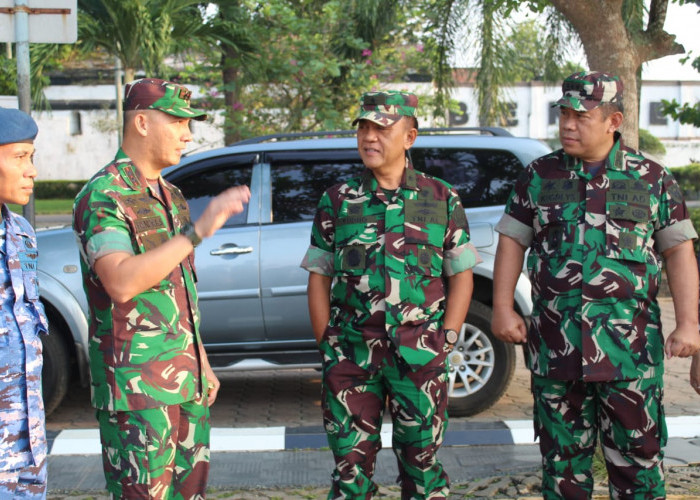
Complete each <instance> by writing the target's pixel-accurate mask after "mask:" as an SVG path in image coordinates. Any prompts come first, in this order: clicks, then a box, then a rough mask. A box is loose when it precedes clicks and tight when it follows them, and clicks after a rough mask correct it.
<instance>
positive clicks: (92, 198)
mask: <svg viewBox="0 0 700 500" xmlns="http://www.w3.org/2000/svg"><path fill="white" fill-rule="evenodd" d="M74 218H75V232H76V235H77V237H78V239H79V240H80V244H81V247H82V249H83V250H84V252H85V255H86V257H87V261H88V263H89V264H90V267H92V266H93V265H94V264H95V261H96V260H97V259H99V258H100V257H104V256H105V255H109V254H112V253H119V252H126V253H129V254H132V255H133V254H134V249H133V246H132V242H131V236H130V230H129V225H128V224H127V222H126V220H125V218H124V215H123V213H122V212H121V210H120V209H119V205H118V204H117V202H116V200H115V199H114V198H113V197H112V196H110V195H109V194H108V193H105V192H104V191H99V190H92V191H90V192H89V193H87V194H86V195H85V196H84V197H83V198H82V199H81V200H80V201H79V202H78V204H77V205H76V207H75V216H74Z"/></svg>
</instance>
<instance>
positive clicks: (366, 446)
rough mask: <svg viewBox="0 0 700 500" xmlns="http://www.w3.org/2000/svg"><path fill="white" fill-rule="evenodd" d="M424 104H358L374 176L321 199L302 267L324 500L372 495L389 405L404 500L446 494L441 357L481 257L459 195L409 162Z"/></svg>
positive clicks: (367, 100)
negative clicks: (318, 401) (324, 459)
mask: <svg viewBox="0 0 700 500" xmlns="http://www.w3.org/2000/svg"><path fill="white" fill-rule="evenodd" d="M417 103H418V101H417V98H416V96H415V95H413V94H409V93H403V92H396V91H388V92H370V93H367V94H364V95H363V96H362V99H361V111H360V114H359V117H358V118H357V119H356V120H355V121H354V122H353V125H355V124H358V123H359V125H358V128H357V143H358V149H359V152H360V156H361V157H362V160H363V162H364V164H365V166H366V167H367V168H366V169H365V171H364V172H363V173H362V175H360V176H358V177H355V178H353V179H350V180H349V181H347V182H343V183H340V184H337V185H335V186H333V187H331V188H330V189H328V190H327V191H326V192H325V193H324V195H323V197H322V198H321V200H320V202H319V205H318V211H317V213H316V218H315V220H314V224H313V229H312V235H311V245H310V247H309V249H308V251H307V253H306V256H305V257H304V261H303V262H302V267H304V268H305V269H307V270H308V271H309V272H310V274H309V288H308V294H309V297H308V298H309V311H310V316H311V322H312V326H313V330H314V335H315V337H316V340H317V341H318V343H319V348H320V350H321V353H322V355H323V384H322V391H323V394H322V397H323V419H324V425H325V428H326V433H327V435H328V443H329V445H330V448H331V450H332V451H333V454H334V456H335V464H336V465H335V470H334V472H333V475H332V487H331V490H330V492H329V495H328V498H354V499H360V498H371V497H372V495H373V494H374V493H375V492H376V491H377V486H376V485H375V484H374V482H373V481H372V475H373V473H374V466H375V461H376V456H377V453H378V452H379V450H380V449H381V440H380V430H381V424H382V416H383V413H384V407H385V404H386V402H387V401H388V406H389V412H390V414H391V417H392V421H393V436H392V444H393V449H394V453H395V454H396V456H397V459H398V466H399V479H398V480H399V482H400V484H401V489H402V498H446V497H447V495H448V492H449V480H448V477H447V474H446V473H445V471H444V470H443V468H442V465H441V463H440V462H439V460H437V458H436V452H437V450H438V448H439V447H440V444H441V443H442V439H443V434H444V431H445V426H446V423H447V412H446V410H447V385H446V382H447V365H446V356H447V353H448V352H449V350H450V348H451V345H450V342H451V343H452V344H454V342H456V340H457V331H459V330H460V329H461V327H462V323H463V321H464V318H465V316H466V313H467V308H468V305H469V301H470V299H471V293H472V286H473V282H472V271H471V268H472V267H473V266H474V265H475V264H476V263H477V260H478V255H477V252H476V250H475V248H474V247H473V245H471V244H470V243H469V228H468V225H467V219H466V216H465V213H464V208H463V207H462V204H461V202H460V199H459V197H458V195H457V193H456V192H455V191H454V189H452V188H451V187H450V186H449V184H447V183H445V182H444V181H442V180H440V179H437V178H434V177H431V176H428V175H426V174H423V173H421V172H418V171H416V170H415V169H414V168H413V165H412V164H411V163H410V161H409V160H408V158H407V155H406V152H407V151H408V149H409V148H410V147H411V146H412V145H413V143H414V141H415V139H416V135H417V126H418V125H417V120H416V118H415V112H416V106H417ZM446 286H447V288H446ZM446 293H447V296H445V294H446Z"/></svg>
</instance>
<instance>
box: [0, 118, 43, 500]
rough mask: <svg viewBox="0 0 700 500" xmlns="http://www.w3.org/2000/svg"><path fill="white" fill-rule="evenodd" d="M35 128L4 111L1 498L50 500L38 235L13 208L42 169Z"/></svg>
mask: <svg viewBox="0 0 700 500" xmlns="http://www.w3.org/2000/svg"><path fill="white" fill-rule="evenodd" d="M37 132H38V129H37V126H36V123H35V122H34V120H33V119H32V117H31V116H29V115H28V114H26V113H24V112H22V111H20V110H17V109H5V108H0V214H1V216H2V219H1V220H0V254H1V255H2V262H0V290H1V292H2V293H0V300H1V301H2V303H1V312H0V314H2V316H0V435H1V436H2V440H0V498H3V499H11V498H46V433H45V426H44V401H43V399H42V396H41V368H42V357H41V339H40V338H39V334H45V333H47V331H48V324H47V322H46V316H45V314H44V308H43V306H42V304H41V302H40V301H39V283H38V281H37V274H36V264H37V258H38V254H37V248H36V237H35V236H34V229H33V228H32V226H31V225H30V224H29V222H27V220H26V219H24V218H23V217H20V216H19V215H16V214H14V213H12V212H11V211H10V209H9V208H8V206H7V204H8V203H17V204H19V205H26V204H27V202H28V201H29V197H30V196H31V194H32V188H33V186H34V178H35V177H36V174H37V171H36V169H35V168H34V164H33V163H32V158H33V156H34V138H35V137H36V135H37Z"/></svg>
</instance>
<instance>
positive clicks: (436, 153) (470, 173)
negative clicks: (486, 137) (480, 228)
mask: <svg viewBox="0 0 700 500" xmlns="http://www.w3.org/2000/svg"><path fill="white" fill-rule="evenodd" d="M411 158H412V160H413V165H414V166H415V168H416V169H417V170H420V171H423V172H425V173H427V174H430V175H434V176H435V177H439V178H441V179H443V180H445V181H447V182H449V183H450V184H452V185H453V186H454V188H455V189H456V190H457V192H458V193H459V196H460V198H461V199H462V204H463V205H464V208H471V207H483V206H489V205H503V204H505V202H506V200H507V199H508V195H509V194H510V191H511V189H512V187H513V184H514V183H515V181H516V180H517V178H518V177H519V176H520V173H521V172H522V170H523V164H522V163H521V162H520V160H518V158H517V157H516V156H515V155H514V154H513V153H511V152H509V151H502V150H495V149H447V148H413V149H411Z"/></svg>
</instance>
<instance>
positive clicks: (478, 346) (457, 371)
mask: <svg viewBox="0 0 700 500" xmlns="http://www.w3.org/2000/svg"><path fill="white" fill-rule="evenodd" d="M491 316H492V311H491V309H490V308H489V307H487V306H485V305H483V304H481V303H480V302H472V303H471V305H470V306H469V313H468V314H467V319H466V321H465V323H464V325H462V329H461V331H460V332H459V340H458V341H457V343H456V344H455V347H454V349H453V350H452V352H451V353H450V354H448V356H447V362H448V370H449V371H448V374H449V376H448V395H449V409H448V412H449V415H450V416H453V417H468V416H470V415H474V414H476V413H479V412H482V411H484V410H486V409H487V408H490V407H491V406H493V404H494V403H496V401H498V400H499V398H500V397H501V396H502V395H503V393H504V392H505V391H506V389H507V388H508V384H509V383H510V379H511V378H512V377H513V372H514V371H515V346H514V345H513V344H509V343H505V342H502V341H500V340H498V339H497V338H496V337H494V335H493V333H491Z"/></svg>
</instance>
